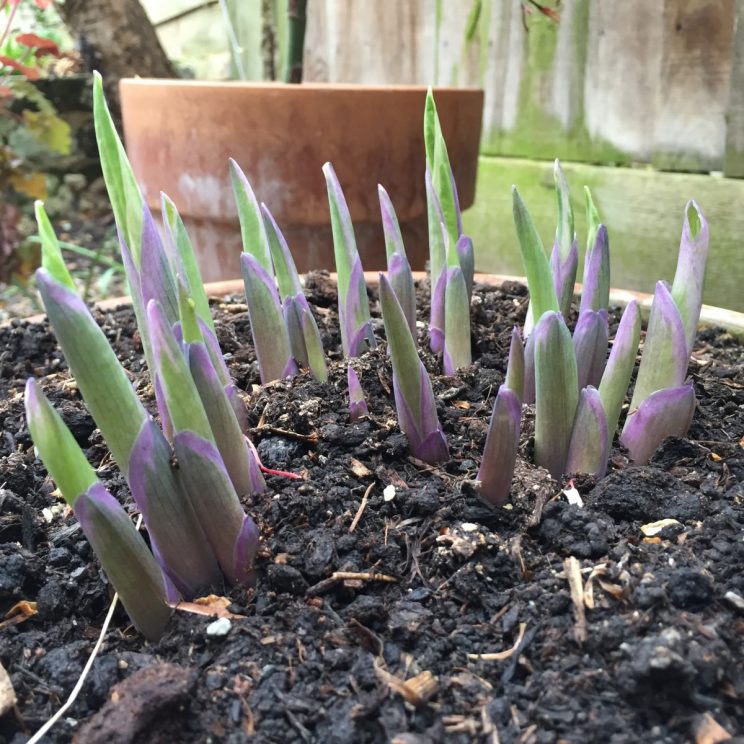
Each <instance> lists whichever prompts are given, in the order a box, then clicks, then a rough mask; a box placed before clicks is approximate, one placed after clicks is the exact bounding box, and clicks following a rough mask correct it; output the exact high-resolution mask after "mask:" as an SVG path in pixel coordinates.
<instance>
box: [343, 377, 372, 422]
mask: <svg viewBox="0 0 744 744" xmlns="http://www.w3.org/2000/svg"><path fill="white" fill-rule="evenodd" d="M346 382H347V386H348V388H349V419H350V420H351V422H352V423H354V421H356V420H357V419H359V418H361V417H362V416H366V415H367V414H368V413H369V408H368V407H367V401H366V400H365V399H364V390H362V384H361V383H360V382H359V376H358V375H357V373H356V370H355V369H354V368H353V367H352V366H351V365H349V366H348V367H347V368H346Z"/></svg>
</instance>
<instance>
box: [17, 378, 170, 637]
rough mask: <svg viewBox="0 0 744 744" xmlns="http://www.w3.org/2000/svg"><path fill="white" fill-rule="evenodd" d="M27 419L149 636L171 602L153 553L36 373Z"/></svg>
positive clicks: (161, 624)
mask: <svg viewBox="0 0 744 744" xmlns="http://www.w3.org/2000/svg"><path fill="white" fill-rule="evenodd" d="M25 402H26V421H27V423H28V428H29V431H30V432H31V436H32V437H33V440H34V444H35V446H36V449H37V451H38V452H39V456H40V457H41V459H42V460H43V461H44V464H45V465H46V466H47V469H48V470H49V474H50V475H51V476H52V478H53V479H54V481H55V482H56V484H57V487H58V488H59V490H60V491H61V493H62V495H63V497H64V499H65V501H67V503H68V504H69V505H70V506H71V507H72V509H73V511H74V512H75V516H76V517H77V518H78V521H79V522H80V526H81V527H82V529H83V532H84V533H85V536H86V537H87V538H88V540H89V542H90V543H91V545H92V546H93V550H94V551H95V553H96V555H97V556H98V558H99V560H100V561H101V565H102V566H103V570H104V571H105V572H106V575H107V576H108V578H109V581H110V582H111V584H112V585H113V586H114V589H116V591H117V592H118V593H119V596H120V597H121V600H122V603H123V605H124V608H125V609H126V611H127V614H128V615H129V617H130V618H131V620H132V622H133V623H134V625H135V626H136V627H137V629H138V630H139V631H140V632H141V633H142V634H143V635H144V636H145V637H146V638H147V639H148V640H151V641H155V640H157V639H158V638H159V637H160V635H161V634H162V632H163V629H164V628H165V625H166V623H167V622H168V618H169V617H170V608H169V607H168V606H167V605H166V604H165V585H164V583H163V576H162V574H161V572H160V568H159V567H158V565H157V563H156V561H155V559H154V558H153V555H152V553H150V551H149V550H148V549H147V545H146V544H145V541H144V540H143V539H142V537H141V535H140V534H139V533H138V532H137V530H136V529H135V527H134V525H133V524H132V522H131V520H130V519H129V517H128V516H127V514H126V512H125V511H124V509H123V508H122V507H121V505H120V504H119V502H118V501H117V500H116V499H115V498H114V497H113V496H111V494H110V493H109V492H108V491H107V490H106V489H105V488H104V487H103V485H102V484H101V483H100V482H99V481H98V478H97V477H96V475H95V473H94V472H93V468H92V467H91V466H90V465H89V464H88V461H87V460H86V459H85V456H84V455H83V453H82V451H81V450H80V448H79V447H78V445H77V443H76V442H75V439H74V437H73V436H72V434H71V433H70V430H69V429H68V428H67V426H65V424H64V422H63V421H62V418H61V417H60V415H59V414H58V413H57V411H55V410H54V409H53V408H52V406H51V405H50V404H49V401H48V400H47V399H46V397H45V396H44V394H43V393H42V392H41V389H40V388H39V386H38V385H37V383H36V382H35V381H34V380H33V379H29V380H28V382H27V383H26V401H25Z"/></svg>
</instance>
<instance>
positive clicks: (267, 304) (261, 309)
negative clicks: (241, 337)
mask: <svg viewBox="0 0 744 744" xmlns="http://www.w3.org/2000/svg"><path fill="white" fill-rule="evenodd" d="M240 266H241V269H242V271H243V283H244V284H245V296H246V300H247V302H248V316H249V318H250V321H251V335H252V336H253V346H254V348H255V351H256V359H257V360H258V369H259V372H260V375H261V382H262V383H263V384H266V383H267V382H271V381H272V380H278V379H280V378H282V377H292V376H293V375H295V374H297V365H296V364H295V362H294V359H293V358H292V352H291V348H290V343H289V332H288V331H287V326H286V323H285V320H284V313H283V312H282V307H281V304H280V302H279V295H278V294H277V290H276V283H275V282H274V277H273V276H271V275H269V274H268V273H267V272H266V271H265V269H264V267H263V266H262V265H261V263H260V262H259V261H258V259H256V258H255V257H254V256H252V255H251V254H250V253H243V254H241V256H240Z"/></svg>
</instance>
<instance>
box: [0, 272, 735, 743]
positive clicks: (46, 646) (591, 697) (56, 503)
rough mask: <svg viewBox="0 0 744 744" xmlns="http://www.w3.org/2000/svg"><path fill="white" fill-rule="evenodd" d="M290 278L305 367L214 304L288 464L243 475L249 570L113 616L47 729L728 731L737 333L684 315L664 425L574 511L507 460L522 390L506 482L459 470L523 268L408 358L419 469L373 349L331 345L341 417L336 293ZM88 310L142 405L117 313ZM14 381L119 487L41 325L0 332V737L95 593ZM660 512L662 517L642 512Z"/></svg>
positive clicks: (256, 433) (257, 734)
mask: <svg viewBox="0 0 744 744" xmlns="http://www.w3.org/2000/svg"><path fill="white" fill-rule="evenodd" d="M308 294H309V295H310V297H311V299H312V300H313V302H314V303H315V304H316V308H317V317H318V321H319V325H320V327H321V329H322V333H323V335H324V342H325V345H326V348H327V349H335V350H336V351H332V352H331V353H330V358H331V360H332V363H331V373H330V379H329V382H328V383H326V384H320V383H318V382H316V381H314V380H313V379H312V378H311V377H310V376H309V375H308V374H301V375H299V376H298V377H296V378H294V379H292V380H285V381H282V382H278V383H275V384H272V385H269V386H267V387H264V388H260V387H258V384H257V383H258V375H257V368H256V364H255V358H254V354H253V350H252V347H251V344H250V334H249V325H248V318H247V313H246V311H245V306H244V305H242V304H240V303H239V302H227V303H220V304H219V305H216V306H215V312H216V315H217V318H218V323H219V336H220V341H221V343H222V347H223V350H224V352H225V354H226V355H227V358H228V360H229V364H230V366H231V369H232V372H233V374H234V376H235V378H236V381H237V383H238V385H239V386H240V388H241V389H242V390H244V391H245V392H246V395H247V399H248V408H249V411H250V417H251V425H252V431H251V436H252V437H253V439H254V441H255V443H256V445H257V447H258V450H259V452H260V454H261V457H262V459H263V462H264V464H265V465H266V466H267V467H270V468H275V469H280V470H286V471H291V472H293V473H296V474H299V475H301V476H302V479H301V480H291V479H288V478H286V477H281V476H268V478H267V482H268V490H267V493H266V494H264V495H262V496H256V497H251V498H246V499H245V506H246V508H247V510H249V511H250V513H251V514H252V515H253V516H254V518H255V519H256V521H257V522H258V524H259V526H260V528H261V535H262V548H261V552H260V559H259V562H258V569H259V571H258V583H257V585H256V587H255V590H245V589H241V588H235V587H226V586H219V587H214V592H215V594H218V595H223V596H226V597H227V598H228V599H229V601H230V604H229V608H228V609H229V611H230V612H232V613H234V614H235V615H239V616H241V617H240V618H232V619H231V620H230V623H229V630H228V631H227V633H226V635H219V634H217V635H214V634H210V632H208V628H209V627H210V625H211V624H212V623H213V622H214V618H209V617H204V616H201V615H197V614H192V613H189V612H185V611H180V610H179V611H176V612H175V613H174V615H173V619H172V621H171V623H170V626H169V628H168V630H167V633H166V634H165V636H164V637H163V639H162V640H161V641H160V642H159V643H156V644H148V643H146V642H144V641H143V639H142V638H141V637H140V636H139V635H138V634H137V633H136V632H135V631H134V630H133V629H132V628H131V626H129V624H128V622H127V618H126V615H125V614H124V612H123V611H122V610H121V609H118V610H117V612H116V614H115V616H114V622H113V624H112V626H111V628H110V630H109V633H108V635H107V636H106V639H105V641H104V644H103V647H102V649H101V651H100V653H99V655H98V657H97V658H96V661H95V663H94V664H93V668H92V672H91V674H90V676H89V677H88V679H87V681H86V683H85V686H84V688H83V690H82V693H81V694H80V696H79V697H78V699H77V702H76V703H75V704H74V706H73V707H72V708H71V709H70V710H69V711H68V712H67V714H66V715H65V717H64V718H63V720H61V721H60V722H59V723H58V724H57V726H56V727H55V728H54V729H53V730H52V732H51V733H50V735H49V737H48V741H52V742H54V741H60V742H61V741H70V740H71V739H74V740H75V741H76V742H107V744H113V743H114V742H134V741H137V742H164V743H165V742H168V743H169V744H170V743H172V742H192V741H193V742H207V741H215V742H218V741H219V742H222V741H225V742H240V741H246V740H251V741H256V742H294V741H298V742H327V743H330V744H341V743H346V742H391V741H392V742H397V743H398V744H419V743H421V744H423V743H424V742H439V741H448V742H450V741H451V742H473V741H482V742H489V743H491V744H494V743H495V742H499V741H500V742H502V743H504V744H508V743H510V742H545V743H547V742H559V741H562V742H572V743H574V742H575V743H579V742H611V743H612V744H619V743H620V742H687V741H695V742H698V743H699V744H702V742H713V741H721V740H722V739H721V738H715V737H716V736H719V737H720V736H722V734H721V732H720V730H719V729H717V728H716V727H717V726H718V727H723V729H725V731H727V732H728V733H729V734H731V735H733V736H736V735H737V734H738V733H741V732H744V599H742V598H743V597H744V571H743V570H742V566H744V504H743V502H744V493H743V490H742V483H744V449H743V446H744V441H742V439H741V437H742V434H744V364H743V362H744V353H743V352H742V347H741V346H740V345H739V344H738V343H737V342H736V341H735V340H734V339H733V338H732V337H731V336H729V335H728V334H726V333H724V332H722V331H716V330H706V331H703V332H702V333H701V334H700V337H699V340H698V344H697V347H696V350H695V353H694V358H693V360H692V362H691V365H690V373H691V376H692V379H693V381H694V384H695V390H696V393H697V396H698V409H697V411H696V413H695V418H694V421H693V424H692V427H691V429H690V432H689V436H688V437H687V438H684V439H670V440H667V442H665V444H664V445H663V446H662V447H661V448H660V450H659V451H658V452H657V453H656V455H655V456H654V458H653V460H652V462H651V464H650V465H649V466H646V467H636V466H633V465H630V464H629V462H628V460H627V457H626V456H625V454H624V453H623V451H622V449H621V448H619V447H618V446H616V447H615V448H614V450H613V453H612V460H611V464H610V469H609V474H608V476H607V477H606V478H605V479H603V480H602V481H600V482H598V483H597V482H595V481H594V480H592V479H591V478H587V477H577V478H576V479H575V485H576V488H577V489H578V491H579V493H580V495H581V497H582V499H583V501H584V506H583V507H580V506H576V505H570V504H569V503H568V502H567V500H566V498H565V496H564V495H562V488H563V486H564V485H565V484H559V483H557V482H555V481H553V480H551V479H550V477H549V476H548V474H547V473H546V472H545V471H544V470H541V469H539V468H536V467H534V466H533V465H531V464H530V462H529V455H530V449H531V433H532V431H531V428H532V422H531V417H530V412H529V411H528V412H527V419H526V422H525V424H524V431H523V438H522V447H521V455H522V456H521V457H520V460H519V462H518V467H517V473H516V475H515V480H514V485H513V489H512V499H511V503H510V504H509V505H508V506H507V507H506V508H501V509H497V510H493V509H490V508H488V507H486V506H484V505H483V504H481V503H480V502H479V501H478V500H477V498H476V497H475V496H474V495H473V494H472V492H471V489H470V488H469V487H468V481H469V479H472V478H473V477H474V476H475V474H476V472H477V466H478V463H479V461H480V454H481V452H482V448H483V444H484V440H485V434H486V426H487V423H488V418H489V415H490V408H491V405H492V402H493V398H494V395H495V393H496V391H497V389H498V385H499V384H500V383H501V382H502V380H503V375H504V371H505V362H506V357H507V352H508V344H509V336H510V333H511V328H512V325H513V324H514V323H517V322H521V321H522V319H523V317H524V313H525V310H526V300H527V298H526V292H525V289H524V288H523V287H522V286H520V285H517V284H507V285H505V286H504V287H502V288H499V289H493V288H485V287H479V288H477V291H476V294H475V298H474V301H473V313H472V315H473V339H474V344H473V348H474V357H475V363H474V365H473V366H472V368H470V369H468V370H465V371H463V372H462V373H461V374H459V375H457V376H456V377H444V376H442V375H441V374H440V369H441V366H440V362H439V361H438V360H436V359H435V358H434V357H432V356H431V355H430V354H429V353H428V352H426V351H424V352H422V356H423V359H424V363H425V364H426V366H427V367H428V369H429V370H430V372H431V373H432V379H433V384H434V390H435V394H436V396H437V400H438V407H439V413H440V417H441V421H442V423H443V426H444V429H445V431H446V433H447V436H448V439H449V443H450V448H451V459H450V461H449V462H448V463H447V464H445V465H443V466H441V467H430V466H426V465H423V464H422V463H420V462H417V461H415V460H413V459H411V458H410V457H409V456H408V452H407V447H406V441H405V438H404V437H403V435H401V433H400V432H399V430H398V428H397V425H396V420H395V413H394V406H393V399H392V392H391V387H392V383H391V373H390V365H389V363H388V360H387V358H386V354H385V350H384V346H381V347H380V348H378V349H376V350H372V351H370V352H368V353H366V354H365V355H364V356H362V357H361V358H360V359H358V360H357V361H355V362H354V366H355V367H356V369H357V370H358V372H359V373H360V378H361V381H362V386H363V388H364V390H365V393H366V395H367V401H368V404H369V409H370V415H369V416H368V417H366V418H364V419H362V420H361V421H359V422H358V423H356V424H350V423H349V421H348V413H347V398H346V383H345V380H346V375H345V368H344V365H343V364H342V363H341V360H340V353H339V352H338V351H337V349H338V333H337V327H338V326H337V317H336V311H335V290H334V288H333V287H332V285H330V283H329V280H328V279H327V278H326V277H325V276H324V275H322V274H318V275H313V276H311V277H310V279H309V282H308ZM421 299H422V300H423V301H422V302H421V310H422V315H421V317H425V312H426V309H425V300H424V298H423V295H422V298H421ZM376 310H377V303H376V301H373V313H374V314H375V317H376V318H377V320H375V321H374V322H375V327H376V330H377V332H378V336H379V337H382V335H383V334H382V328H381V323H380V321H379V313H378V312H375V311H376ZM96 312H97V319H98V320H99V322H100V323H101V325H102V326H103V328H104V330H105V331H106V333H107V335H108V337H109V338H110V339H111V341H112V343H113V344H114V346H115V348H116V350H117V353H118V354H119V356H120V358H121V360H122V362H123V363H124V365H125V367H126V368H127V370H128V372H129V373H130V374H131V377H132V380H133V382H134V384H135V387H136V388H137V389H138V390H139V391H140V393H141V394H142V396H143V397H144V399H145V400H146V401H147V404H148V405H149V406H150V407H151V408H153V409H154V406H153V400H152V394H151V389H150V388H149V385H148V381H147V375H146V374H145V373H144V371H143V361H142V354H141V347H140V344H139V340H138V337H137V334H136V331H135V330H134V326H133V316H132V313H131V311H130V310H129V309H121V310H118V311H114V312H109V313H105V314H103V313H100V312H98V311H96ZM617 320H618V316H617V314H615V316H614V319H613V323H614V324H616V323H617ZM613 330H614V329H613ZM420 341H421V348H422V349H424V348H426V346H425V339H424V326H423V324H422V325H421V327H420ZM29 375H33V376H35V377H37V378H39V379H41V381H42V387H43V389H44V391H45V392H46V394H47V395H48V396H49V397H50V398H51V399H52V401H53V402H54V404H55V405H56V406H57V407H58V409H59V410H60V411H61V412H62V415H63V417H64V419H65V421H66V422H67V424H68V425H69V426H70V428H71V429H72V431H73V433H74V435H75V437H76V439H77V440H78V441H79V443H80V444H81V445H82V446H83V448H85V450H86V452H87V455H88V458H89V460H90V461H91V463H93V464H94V466H95V467H97V468H98V470H99V473H100V476H101V478H102V479H103V480H104V481H105V483H106V484H107V486H108V487H109V488H110V490H111V491H112V492H113V493H114V494H115V495H116V496H117V497H119V498H120V499H122V501H123V502H124V503H126V504H128V505H129V506H130V508H131V500H130V498H129V493H128V489H127V486H126V484H125V482H124V481H123V479H122V477H121V476H120V474H119V472H118V469H117V468H116V466H115V465H114V464H113V462H112V461H111V459H110V456H109V455H108V454H107V450H106V447H105V444H104V442H103V440H102V438H101V436H100V433H99V432H98V430H97V429H96V428H95V424H94V423H93V421H92V419H91V418H90V416H89V415H88V413H87V411H86V409H85V407H84V405H83V403H82V401H81V399H80V396H79V394H78V392H77V389H76V387H75V384H74V382H73V381H72V380H71V379H70V377H69V375H68V372H67V367H66V364H65V362H64V360H63V359H62V358H61V355H60V352H59V350H58V348H57V345H56V342H55V340H54V337H53V336H52V335H51V333H50V331H49V328H48V326H47V325H46V324H38V325H28V324H24V323H22V322H15V323H14V324H13V325H12V326H10V327H5V328H1V329H0V422H1V423H2V430H3V435H2V439H1V440H0V613H2V615H4V613H6V612H7V611H8V610H9V609H10V608H11V607H12V606H14V605H16V603H18V602H21V601H23V600H26V601H28V602H35V603H37V606H36V607H37V610H38V612H37V614H34V615H32V616H30V617H28V618H27V619H25V620H23V621H22V622H18V623H15V624H14V623H12V622H6V623H5V624H4V625H3V626H2V628H1V629H0V661H1V662H2V664H3V666H4V667H5V669H6V670H7V671H8V673H9V675H10V679H11V681H12V685H13V687H14V689H15V693H16V695H17V697H18V703H17V706H16V708H15V709H14V710H11V711H9V712H8V713H6V714H5V715H4V716H2V717H1V718H0V741H3V742H5V741H7V742H14V743H19V742H22V741H25V740H26V738H27V735H28V734H30V733H33V732H34V731H36V730H37V729H38V728H39V727H40V726H41V725H42V724H43V723H44V722H45V721H46V720H47V719H48V718H49V717H50V716H51V715H52V714H53V713H54V712H55V711H56V710H57V709H58V708H59V706H60V705H61V703H62V702H63V701H64V700H65V699H66V697H67V695H68V694H69V692H70V691H71V689H72V688H73V686H74V685H75V683H76V681H77V679H78V677H79V675H80V673H81V670H82V668H83V665H84V664H85V662H86V660H87V658H88V656H89V654H90V652H91V650H92V648H93V646H94V644H95V641H96V639H97V637H98V634H99V631H100V627H101V624H102V622H103V619H104V616H105V614H106V612H107V609H108V607H109V604H110V601H111V596H112V593H111V589H110V586H109V585H108V583H107V582H106V578H105V576H104V575H103V574H102V572H101V570H100V568H99V566H98V563H97V561H96V559H95V557H94V555H93V553H92V551H91V549H90V547H89V545H88V543H87V542H86V540H85V538H84V537H83V535H82V534H81V532H80V530H79V529H78V527H77V523H76V521H75V518H74V516H72V515H70V514H69V513H67V512H66V511H65V509H64V506H63V504H62V502H61V501H60V499H59V498H58V496H57V494H55V493H54V492H53V484H52V483H51V482H50V480H49V479H48V477H47V476H46V472H45V470H44V468H43V466H42V465H41V463H40V462H39V461H38V460H36V459H35V457H34V452H33V447H32V445H31V441H30V439H29V435H28V431H27V429H26V426H25V423H24V417H23V400H22V390H23V384H24V382H25V379H26V378H27V377H28V376H29ZM390 486H392V487H393V488H392V489H391V488H389V487H390ZM386 487H388V488H387V490H386ZM365 494H366V495H367V499H366V506H364V508H363V509H361V508H360V507H361V505H362V503H363V500H364V495H365ZM391 496H392V498H390V497H391ZM662 519H666V520H676V521H670V522H668V523H667V526H666V527H664V528H663V529H662V530H661V532H660V533H658V534H656V535H653V536H646V535H645V534H644V532H643V531H642V530H641V526H642V525H646V524H648V523H651V522H656V521H658V520H662ZM352 526H353V529H352ZM577 569H578V571H579V572H578V574H577ZM340 572H348V573H350V574H352V576H351V578H346V579H344V578H343V575H341V576H339V575H338V574H339V573H340ZM353 574H361V576H353ZM577 575H578V577H579V580H578V581H576V578H577ZM569 578H573V580H574V581H573V595H572V591H571V585H570V583H569ZM582 593H583V603H582V602H581V595H582ZM223 624H224V621H223ZM211 630H212V633H213V632H214V630H215V628H214V627H212V629H211ZM471 654H497V655H496V656H495V658H491V659H488V658H486V659H479V658H473V657H471V656H470V655H471ZM706 737H707V738H706ZM740 741H741V740H740Z"/></svg>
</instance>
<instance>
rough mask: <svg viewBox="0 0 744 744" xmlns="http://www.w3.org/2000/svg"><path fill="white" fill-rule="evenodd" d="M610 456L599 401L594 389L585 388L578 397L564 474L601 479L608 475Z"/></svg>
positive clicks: (605, 418)
mask: <svg viewBox="0 0 744 744" xmlns="http://www.w3.org/2000/svg"><path fill="white" fill-rule="evenodd" d="M609 454H610V438H609V436H608V434H607V416H605V410H604V407H603V406H602V399H601V398H600V396H599V392H597V390H596V389H595V388H593V387H591V386H589V387H585V388H584V389H583V390H582V391H581V393H580V395H579V403H578V406H577V408H576V418H575V419H574V424H573V432H572V434H571V443H570V445H569V447H568V457H567V459H566V465H565V468H564V470H565V472H567V473H589V474H590V475H593V476H595V477H596V478H603V477H604V475H605V473H606V472H607V458H608V457H609Z"/></svg>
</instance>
